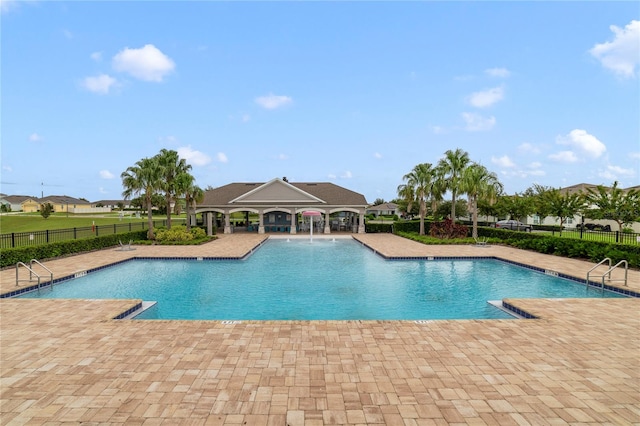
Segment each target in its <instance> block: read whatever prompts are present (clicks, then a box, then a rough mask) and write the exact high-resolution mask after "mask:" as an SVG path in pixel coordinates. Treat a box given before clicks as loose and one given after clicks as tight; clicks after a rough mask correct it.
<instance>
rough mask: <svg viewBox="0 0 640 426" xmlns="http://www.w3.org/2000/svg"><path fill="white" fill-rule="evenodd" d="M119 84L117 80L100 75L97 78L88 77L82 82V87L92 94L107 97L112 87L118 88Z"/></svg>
mask: <svg viewBox="0 0 640 426" xmlns="http://www.w3.org/2000/svg"><path fill="white" fill-rule="evenodd" d="M117 83H118V81H117V80H116V79H115V78H113V77H110V76H108V75H106V74H100V75H98V76H95V77H86V78H85V79H84V80H82V87H84V88H85V89H87V90H88V91H90V92H93V93H97V94H99V95H106V94H108V93H109V90H111V88H112V87H116V86H117Z"/></svg>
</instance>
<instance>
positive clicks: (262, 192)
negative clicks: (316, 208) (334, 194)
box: [229, 178, 325, 204]
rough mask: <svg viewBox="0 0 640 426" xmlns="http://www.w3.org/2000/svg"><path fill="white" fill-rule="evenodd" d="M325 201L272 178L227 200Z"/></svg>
mask: <svg viewBox="0 0 640 426" xmlns="http://www.w3.org/2000/svg"><path fill="white" fill-rule="evenodd" d="M271 202H281V203H325V201H324V200H322V199H320V198H318V197H316V196H314V195H311V194H309V193H308V192H306V191H303V190H302V189H300V188H297V187H295V186H293V185H291V184H290V183H288V182H285V181H283V180H282V179H278V178H275V179H272V180H270V181H269V182H267V183H265V184H263V185H260V186H258V187H257V188H254V189H252V190H250V191H249V192H246V193H244V194H242V195H240V196H239V197H236V198H234V199H233V200H231V201H229V204H235V203H271Z"/></svg>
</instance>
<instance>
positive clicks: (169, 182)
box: [156, 148, 191, 229]
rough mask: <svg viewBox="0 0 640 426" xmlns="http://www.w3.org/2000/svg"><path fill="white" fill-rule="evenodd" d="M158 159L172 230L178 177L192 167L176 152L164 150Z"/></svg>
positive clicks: (168, 220) (169, 227)
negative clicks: (172, 203)
mask: <svg viewBox="0 0 640 426" xmlns="http://www.w3.org/2000/svg"><path fill="white" fill-rule="evenodd" d="M156 157H157V159H158V164H159V165H160V173H161V174H162V182H161V189H162V190H163V191H164V197H165V202H166V205H167V229H171V201H172V200H174V199H175V197H176V177H177V176H178V175H180V174H181V173H188V172H189V171H190V170H191V166H190V165H189V164H187V162H186V160H185V159H183V158H180V156H179V155H178V152H177V151H174V150H168V149H164V148H163V149H161V150H160V153H159V154H158V155H156Z"/></svg>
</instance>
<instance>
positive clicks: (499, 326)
mask: <svg viewBox="0 0 640 426" xmlns="http://www.w3.org/2000/svg"><path fill="white" fill-rule="evenodd" d="M357 237H358V239H360V240H361V241H362V242H363V243H366V244H367V245H368V246H370V247H372V248H374V249H375V250H376V251H378V252H380V253H383V254H384V255H386V256H478V255H483V256H487V255H488V256H497V257H502V258H505V259H511V260H515V261H519V262H524V263H529V264H533V265H536V266H540V267H543V268H546V269H550V270H554V271H558V272H564V273H567V274H570V275H575V276H577V277H584V275H585V274H586V271H587V270H588V269H589V268H590V267H591V266H592V265H593V264H591V263H589V262H584V261H578V260H572V259H564V258H558V257H554V256H547V255H540V254H536V253H531V252H525V251H522V250H517V249H512V248H508V247H497V246H494V247H487V248H478V247H473V246H424V245H421V244H418V243H414V242H411V241H408V240H404V239H402V238H399V237H396V236H392V235H380V234H378V235H369V234H367V235H358V236H357ZM263 238H264V237H263V236H258V235H240V234H236V235H223V236H222V237H221V238H220V239H219V240H217V241H214V242H211V243H208V244H206V245H203V246H198V247H158V246H153V247H151V246H145V247H137V249H136V250H135V251H130V252H122V251H116V250H113V249H110V250H102V251H99V252H94V253H88V254H83V255H79V256H73V257H68V258H64V259H58V260H54V261H50V262H46V263H45V264H46V265H47V266H48V267H49V268H50V269H52V270H53V271H54V273H55V276H56V277H59V276H64V275H68V274H71V273H74V272H76V271H82V270H86V269H89V268H92V267H95V266H100V265H104V264H109V263H113V262H115V261H118V260H122V259H125V258H127V257H131V256H159V257H169V256H176V257H180V256H232V257H236V256H242V255H243V254H245V253H246V252H247V251H249V250H251V249H252V248H254V247H256V246H257V245H258V244H259V243H260V242H261V241H262V239H263ZM0 278H1V280H0V293H5V292H8V291H11V290H13V289H15V270H5V271H1V273H0ZM21 285H25V284H24V283H21ZM629 286H630V287H632V288H634V289H636V290H640V273H639V272H638V271H630V283H629ZM511 303H513V304H514V305H516V306H518V307H520V308H522V309H524V310H526V311H528V312H530V313H532V314H535V315H537V316H539V317H540V319H535V320H464V321H430V322H426V323H420V324H417V323H415V322H411V321H264V322H261V321H245V322H242V323H238V324H224V323H223V322H221V321H159V320H156V321H136V320H112V319H111V318H113V317H114V316H115V315H117V314H119V313H121V312H123V311H125V310H127V309H128V308H129V307H131V306H132V305H133V304H134V301H127V300H117V301H116V300H90V301H87V300H82V301H73V300H29V299H2V300H1V301H0V423H1V424H3V425H24V424H34V425H35V424H37V425H40V424H62V423H69V424H79V423H83V424H126V425H135V424H150V425H151V424H195V425H199V424H203V425H204V424H209V425H215V424H246V425H303V424H304V425H333V424H353V425H355V424H370V425H371V424H380V425H382V424H386V425H437V424H478V425H484V424H487V425H492V424H500V425H510V424H514V425H525V424H531V425H543V424H559V425H560V424H576V425H577V424H581V425H583V424H593V425H596V424H598V425H601V424H611V425H625V424H640V337H639V334H638V330H639V328H640V327H639V326H640V300H638V299H631V298H629V299H568V300H567V299H565V300H556V299H553V300H541V299H535V300H533V299H520V300H511Z"/></svg>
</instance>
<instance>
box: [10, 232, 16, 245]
mask: <svg viewBox="0 0 640 426" xmlns="http://www.w3.org/2000/svg"><path fill="white" fill-rule="evenodd" d="M15 246H16V233H15V232H12V233H11V247H15Z"/></svg>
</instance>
